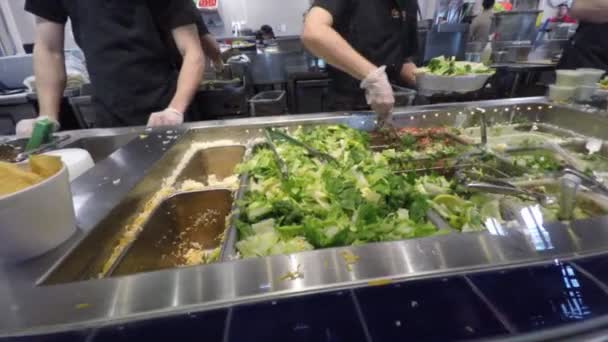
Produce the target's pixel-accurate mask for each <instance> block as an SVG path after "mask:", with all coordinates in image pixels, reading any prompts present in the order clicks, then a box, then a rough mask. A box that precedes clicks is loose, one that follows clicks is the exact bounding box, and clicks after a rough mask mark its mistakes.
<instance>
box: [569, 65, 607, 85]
mask: <svg viewBox="0 0 608 342" xmlns="http://www.w3.org/2000/svg"><path fill="white" fill-rule="evenodd" d="M576 71H578V72H579V74H580V85H584V86H595V85H597V83H599V81H600V80H601V79H602V77H603V76H604V74H605V73H606V72H605V71H604V70H601V69H588V68H581V69H576Z"/></svg>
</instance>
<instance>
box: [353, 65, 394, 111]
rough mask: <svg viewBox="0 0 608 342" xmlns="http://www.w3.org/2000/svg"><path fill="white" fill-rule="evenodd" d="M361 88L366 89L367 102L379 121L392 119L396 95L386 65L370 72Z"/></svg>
mask: <svg viewBox="0 0 608 342" xmlns="http://www.w3.org/2000/svg"><path fill="white" fill-rule="evenodd" d="M361 89H365V98H366V100H367V104H368V105H370V106H371V107H372V110H373V111H374V112H376V114H377V115H378V119H379V121H381V122H388V121H390V120H391V114H392V112H393V107H394V106H395V96H394V95H393V87H392V86H391V84H390V83H389V81H388V76H387V75H386V67H385V66H382V67H380V68H378V69H376V70H374V71H372V72H371V73H369V75H367V77H366V78H365V79H364V80H363V82H361Z"/></svg>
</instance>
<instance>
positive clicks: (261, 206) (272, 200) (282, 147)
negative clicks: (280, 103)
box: [236, 126, 436, 257]
mask: <svg viewBox="0 0 608 342" xmlns="http://www.w3.org/2000/svg"><path fill="white" fill-rule="evenodd" d="M292 134H293V133H292ZM294 135H295V137H296V138H297V139H299V140H300V141H302V142H304V143H306V144H308V145H310V146H311V147H313V148H315V149H317V150H319V151H321V152H324V153H328V154H330V155H332V156H333V157H334V158H336V159H337V160H338V161H339V163H324V162H322V161H320V160H318V159H317V158H314V157H311V156H309V155H308V153H307V151H306V150H305V149H303V148H301V147H298V146H295V145H293V144H290V143H288V142H285V141H280V140H279V141H276V142H275V144H276V146H277V152H278V153H279V155H280V156H281V158H282V159H283V161H284V162H285V165H286V166H287V168H288V171H289V175H290V178H289V179H287V180H284V179H282V178H281V176H280V172H279V170H278V167H277V165H276V163H275V162H274V156H273V154H272V152H271V151H269V150H268V149H266V148H264V147H260V148H258V149H257V150H256V153H254V155H253V156H252V157H251V159H249V160H248V161H246V162H245V163H243V164H242V165H240V166H239V167H238V171H239V172H241V173H248V174H249V185H250V186H249V188H248V190H247V191H246V193H245V195H244V198H243V199H242V200H241V202H240V203H239V207H240V208H241V215H240V219H239V220H238V221H237V223H236V227H237V229H238V232H239V240H240V241H239V242H238V243H237V249H238V250H239V252H240V253H241V255H242V256H243V257H256V256H266V255H273V254H282V253H295V252H299V251H303V250H310V249H313V248H325V247H332V246H348V245H353V244H362V243H367V242H376V241H391V240H398V239H407V238H413V237H421V236H429V235H433V234H435V233H436V229H435V227H434V226H433V225H431V224H430V223H428V221H427V218H426V212H427V211H428V209H429V195H427V194H425V193H420V192H419V191H417V189H416V188H415V184H414V183H413V181H412V180H410V179H409V178H408V176H407V175H398V174H394V173H393V172H391V163H392V162H393V161H394V160H399V159H402V158H408V156H409V155H410V152H401V151H399V152H397V151H395V150H392V151H384V152H373V151H371V149H370V147H369V144H370V142H369V141H370V139H369V136H368V135H367V133H365V132H360V131H357V130H354V129H350V128H347V127H344V126H323V127H316V128H311V129H300V130H298V131H297V132H296V133H295V134H294Z"/></svg>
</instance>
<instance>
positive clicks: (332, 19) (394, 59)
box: [302, 0, 418, 120]
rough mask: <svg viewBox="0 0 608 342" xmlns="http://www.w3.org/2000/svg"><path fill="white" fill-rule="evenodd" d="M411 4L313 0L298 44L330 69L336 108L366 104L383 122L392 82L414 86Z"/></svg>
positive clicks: (398, 0) (389, 0) (414, 13)
mask: <svg viewBox="0 0 608 342" xmlns="http://www.w3.org/2000/svg"><path fill="white" fill-rule="evenodd" d="M417 13H418V5H417V2H416V1H415V0H373V1H370V0H316V1H315V3H314V5H313V7H312V9H311V10H310V12H309V13H308V15H307V17H306V22H305V25H304V32H303V35H302V40H303V42H304V44H305V46H306V47H307V48H308V49H309V50H310V51H311V52H312V53H314V54H315V55H317V56H319V57H321V58H323V59H325V60H326V61H327V62H328V63H329V64H330V65H331V66H332V68H330V76H331V78H332V94H333V99H334V101H333V102H334V107H335V108H334V109H340V110H358V109H363V108H365V107H367V106H368V105H369V106H371V108H372V109H373V110H374V111H375V112H376V113H377V114H378V115H379V116H380V118H381V119H383V120H387V119H388V118H389V117H390V114H391V112H392V109H393V106H394V103H395V99H394V96H393V90H392V87H391V82H393V83H397V84H409V85H414V84H415V82H416V78H415V75H414V73H415V70H416V66H415V64H414V63H413V62H412V60H411V57H412V56H413V55H414V54H415V53H416V52H417V48H418V41H417Z"/></svg>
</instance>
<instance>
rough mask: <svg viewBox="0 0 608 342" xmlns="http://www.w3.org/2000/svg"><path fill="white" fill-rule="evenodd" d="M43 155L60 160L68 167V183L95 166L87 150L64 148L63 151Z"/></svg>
mask: <svg viewBox="0 0 608 342" xmlns="http://www.w3.org/2000/svg"><path fill="white" fill-rule="evenodd" d="M45 154H46V155H49V156H56V157H60V158H61V161H62V162H63V163H64V164H65V165H66V166H67V167H68V173H69V175H70V182H72V181H73V180H74V179H76V178H78V177H80V176H81V175H82V174H84V173H85V172H87V171H89V170H90V169H92V168H93V167H94V166H95V162H93V158H92V157H91V154H90V153H89V152H88V151H87V150H83V149H79V148H66V149H63V150H55V151H51V152H47V153H45Z"/></svg>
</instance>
